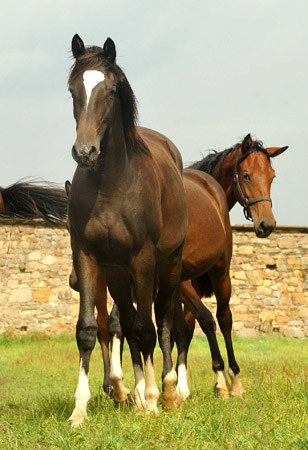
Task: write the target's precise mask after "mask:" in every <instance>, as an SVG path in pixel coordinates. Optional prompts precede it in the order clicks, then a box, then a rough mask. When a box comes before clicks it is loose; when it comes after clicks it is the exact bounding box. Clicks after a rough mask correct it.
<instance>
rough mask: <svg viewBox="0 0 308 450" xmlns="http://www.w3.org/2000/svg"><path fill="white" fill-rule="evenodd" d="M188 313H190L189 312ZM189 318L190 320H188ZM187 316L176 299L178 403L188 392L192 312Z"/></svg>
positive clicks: (175, 334)
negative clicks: (188, 359)
mask: <svg viewBox="0 0 308 450" xmlns="http://www.w3.org/2000/svg"><path fill="white" fill-rule="evenodd" d="M188 314H190V312H189V313H188ZM189 318H190V319H191V320H189ZM189 318H188V317H186V316H184V313H183V310H182V305H181V303H180V302H178V301H177V302H176V304H175V312H174V321H173V330H174V338H175V342H176V346H177V352H178V357H177V363H176V372H177V376H178V380H177V386H176V391H177V394H178V398H179V403H182V402H183V401H184V400H186V398H187V397H188V396H189V394H190V392H189V387H188V383H187V354H188V349H189V345H190V342H191V339H192V336H193V333H194V328H195V318H194V317H193V316H192V314H190V315H189Z"/></svg>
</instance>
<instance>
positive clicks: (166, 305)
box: [155, 248, 183, 410]
mask: <svg viewBox="0 0 308 450" xmlns="http://www.w3.org/2000/svg"><path fill="white" fill-rule="evenodd" d="M181 250H182V249H181V248H179V249H178V250H177V251H176V252H174V254H173V255H172V256H170V257H169V258H168V259H167V260H166V261H164V263H163V264H161V265H160V266H159V290H158V294H157V297H156V299H155V315H156V323H157V329H158V339H159V345H160V347H161V349H162V352H163V373H162V380H163V400H162V404H163V408H164V409H166V410H171V409H173V408H174V407H175V406H181V402H182V400H183V399H182V398H180V397H179V395H178V393H177V390H176V387H177V386H176V385H177V373H176V371H175V369H174V367H173V363H172V358H171V341H170V335H171V333H170V332H171V327H172V325H173V319H174V311H175V305H176V302H179V303H178V305H180V275H181V260H180V258H179V255H181ZM178 305H177V307H178Z"/></svg>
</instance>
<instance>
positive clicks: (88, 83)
mask: <svg viewBox="0 0 308 450" xmlns="http://www.w3.org/2000/svg"><path fill="white" fill-rule="evenodd" d="M104 79H105V75H104V74H103V72H100V71H99V70H87V71H86V72H85V73H84V74H83V84H84V88H85V90H86V95H87V107H88V104H89V101H90V98H91V94H92V91H93V89H94V88H95V86H97V85H98V83H100V82H101V81H104Z"/></svg>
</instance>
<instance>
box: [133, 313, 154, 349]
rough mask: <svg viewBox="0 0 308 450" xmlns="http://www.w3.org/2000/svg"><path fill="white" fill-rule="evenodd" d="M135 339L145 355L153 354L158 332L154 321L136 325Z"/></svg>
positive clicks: (134, 330)
mask: <svg viewBox="0 0 308 450" xmlns="http://www.w3.org/2000/svg"><path fill="white" fill-rule="evenodd" d="M133 337H134V339H135V340H136V343H137V345H138V347H139V349H140V350H141V352H142V353H143V354H149V353H151V352H152V351H153V350H154V348H155V345H156V331H155V327H154V324H153V322H152V320H149V321H146V322H139V323H137V324H135V325H134V329H133Z"/></svg>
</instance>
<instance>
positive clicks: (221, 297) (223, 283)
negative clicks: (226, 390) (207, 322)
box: [211, 274, 245, 396]
mask: <svg viewBox="0 0 308 450" xmlns="http://www.w3.org/2000/svg"><path fill="white" fill-rule="evenodd" d="M211 278H212V281H213V286H215V287H214V290H215V295H216V299H217V314H216V316H217V320H218V323H219V327H220V329H221V332H222V334H223V337H224V339H225V344H226V349H227V354H228V362H229V375H230V378H231V388H230V394H231V395H236V396H242V395H243V394H244V392H245V391H244V388H243V386H242V383H241V380H240V368H239V366H238V364H237V362H236V360H235V356H234V350H233V344H232V336H231V331H232V313H231V310H230V306H229V302H230V297H231V281H230V277H229V275H225V276H224V277H223V278H222V279H220V281H219V282H217V281H216V280H215V276H213V277H212V274H211Z"/></svg>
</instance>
